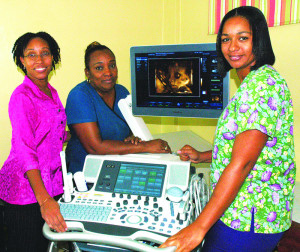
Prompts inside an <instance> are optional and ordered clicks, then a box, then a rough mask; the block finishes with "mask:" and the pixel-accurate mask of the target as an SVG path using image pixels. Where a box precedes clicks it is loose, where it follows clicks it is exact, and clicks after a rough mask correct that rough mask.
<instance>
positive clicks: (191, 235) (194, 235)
mask: <svg viewBox="0 0 300 252" xmlns="http://www.w3.org/2000/svg"><path fill="white" fill-rule="evenodd" d="M203 238H204V237H201V235H200V232H199V230H198V231H197V226H196V224H195V223H192V224H191V225H189V226H187V227H186V228H184V229H182V230H180V231H179V232H178V233H177V234H175V235H173V236H171V237H169V238H168V239H167V240H166V241H165V242H164V243H163V244H162V245H160V246H159V248H166V247H172V246H176V252H181V251H192V250H193V249H194V248H196V247H197V246H198V245H199V244H200V243H201V242H202V240H203Z"/></svg>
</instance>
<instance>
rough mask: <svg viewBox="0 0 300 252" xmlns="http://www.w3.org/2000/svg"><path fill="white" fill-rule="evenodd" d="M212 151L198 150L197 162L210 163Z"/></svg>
mask: <svg viewBox="0 0 300 252" xmlns="http://www.w3.org/2000/svg"><path fill="white" fill-rule="evenodd" d="M211 159H212V151H211V150H209V151H204V152H199V163H211Z"/></svg>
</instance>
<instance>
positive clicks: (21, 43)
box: [12, 31, 60, 74]
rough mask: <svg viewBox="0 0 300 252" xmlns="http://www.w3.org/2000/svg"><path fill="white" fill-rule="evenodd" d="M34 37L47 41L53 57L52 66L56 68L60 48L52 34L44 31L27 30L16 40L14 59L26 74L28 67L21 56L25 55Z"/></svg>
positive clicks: (13, 51) (13, 50)
mask: <svg viewBox="0 0 300 252" xmlns="http://www.w3.org/2000/svg"><path fill="white" fill-rule="evenodd" d="M34 38H41V39H43V40H45V41H46V42H47V44H48V45H49V48H50V52H51V55H52V57H53V62H52V67H53V69H55V65H56V64H58V63H59V62H60V48H59V46H58V44H57V42H56V41H55V39H54V38H53V37H52V36H51V35H50V34H48V33H47V32H42V31H40V32H37V33H32V32H27V33H25V34H24V35H22V36H21V37H19V38H18V39H17V40H16V42H15V44H14V46H13V49H12V53H13V59H14V62H15V63H16V65H17V66H18V67H19V68H20V69H21V70H22V71H23V72H24V73H25V74H26V68H25V67H24V66H23V64H22V62H21V60H20V57H24V50H25V49H26V47H27V45H28V43H29V42H30V41H31V40H32V39H34Z"/></svg>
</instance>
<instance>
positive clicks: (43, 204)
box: [40, 197, 51, 207]
mask: <svg viewBox="0 0 300 252" xmlns="http://www.w3.org/2000/svg"><path fill="white" fill-rule="evenodd" d="M48 199H51V197H48V198H47V199H45V200H44V201H43V202H42V204H41V205H40V207H42V206H43V205H44V204H45V203H46V202H47V200H48Z"/></svg>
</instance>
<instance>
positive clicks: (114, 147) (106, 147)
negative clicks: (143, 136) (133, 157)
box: [85, 140, 147, 155]
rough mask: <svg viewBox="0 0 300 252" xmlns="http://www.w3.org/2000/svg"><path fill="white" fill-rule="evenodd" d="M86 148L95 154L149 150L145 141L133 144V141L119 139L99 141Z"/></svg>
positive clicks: (130, 152) (118, 153)
mask: <svg viewBox="0 0 300 252" xmlns="http://www.w3.org/2000/svg"><path fill="white" fill-rule="evenodd" d="M85 149H86V151H87V152H88V153H90V154H94V155H107V154H109V155H123V154H132V153H142V152H147V147H146V143H145V142H141V143H138V144H132V143H131V142H123V141H118V140H103V141H97V142H94V143H92V144H90V145H88V146H85Z"/></svg>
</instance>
